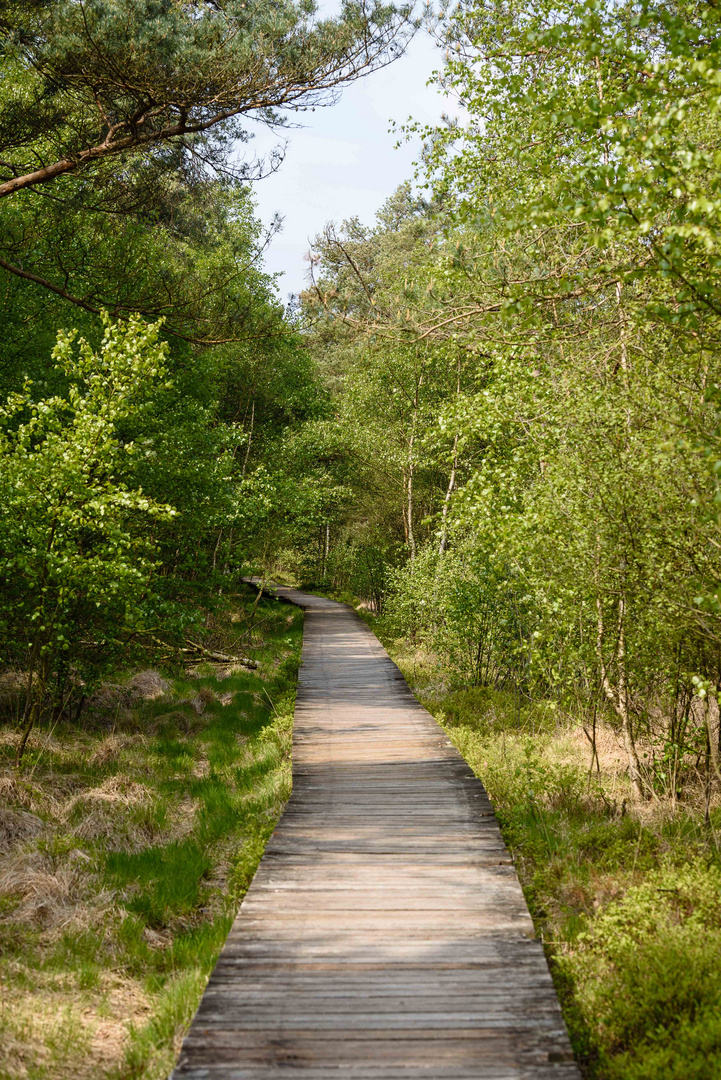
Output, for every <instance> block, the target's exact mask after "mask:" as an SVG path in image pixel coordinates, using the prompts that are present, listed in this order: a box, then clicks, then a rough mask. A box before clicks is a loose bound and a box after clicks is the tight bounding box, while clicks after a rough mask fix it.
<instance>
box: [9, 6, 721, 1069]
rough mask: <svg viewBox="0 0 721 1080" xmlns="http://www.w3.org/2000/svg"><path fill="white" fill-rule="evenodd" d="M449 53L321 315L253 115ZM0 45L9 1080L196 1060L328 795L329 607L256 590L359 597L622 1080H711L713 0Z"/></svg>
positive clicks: (718, 867) (715, 748)
mask: <svg viewBox="0 0 721 1080" xmlns="http://www.w3.org/2000/svg"><path fill="white" fill-rule="evenodd" d="M423 33H432V34H433V35H434V36H435V37H436V39H437V41H438V43H439V44H440V45H441V46H442V48H441V49H440V50H439V53H438V55H439V70H438V71H437V72H435V73H434V76H433V78H434V79H435V80H436V81H437V83H438V85H439V86H440V87H441V88H442V89H443V91H444V93H445V94H446V95H447V97H448V99H449V100H451V101H453V102H455V103H456V105H457V116H445V117H443V118H440V119H439V121H438V124H437V125H436V126H429V127H424V126H422V125H421V124H414V123H413V122H409V123H408V124H407V125H406V127H405V128H399V129H398V135H399V138H401V139H403V138H404V137H406V136H407V137H409V138H411V137H413V138H419V137H420V139H421V140H422V153H421V154H420V156H419V161H418V164H417V169H416V173H415V175H414V176H409V177H408V180H407V183H405V184H403V185H402V186H401V187H400V188H399V189H398V190H397V191H396V192H395V193H394V194H393V195H391V197H390V198H389V199H388V200H387V202H386V203H385V204H384V205H383V206H382V208H381V209H380V210H379V211H378V214H377V217H376V220H375V221H374V222H373V223H371V224H368V223H363V222H362V221H361V220H360V219H358V218H351V219H349V220H346V221H343V222H329V223H328V224H327V226H326V227H325V229H324V230H323V231H322V232H321V233H320V234H319V235H318V236H317V237H316V238H315V240H314V244H313V248H312V251H311V254H310V261H309V272H308V281H307V287H306V289H305V290H304V291H303V292H302V293H301V295H300V296H298V297H297V298H296V299H295V301H294V303H293V304H291V305H289V306H288V307H287V308H286V307H284V306H283V304H282V303H281V302H280V300H279V299H278V292H277V289H276V283H275V281H274V278H273V276H272V275H270V274H268V273H267V271H266V270H265V269H264V263H263V259H264V252H265V250H266V247H267V245H268V243H269V240H270V238H271V236H272V234H273V231H274V230H275V229H277V228H279V227H280V225H279V223H275V224H274V225H273V226H271V228H270V230H265V231H264V229H263V226H262V225H261V224H260V222H259V220H258V215H257V211H256V207H255V203H254V196H253V187H252V184H251V181H252V182H256V181H257V183H259V184H262V182H263V180H262V176H263V175H264V174H265V173H267V172H268V171H272V170H274V169H276V168H281V169H283V168H289V167H292V165H291V163H289V162H283V161H282V160H281V155H280V154H277V155H274V154H271V155H270V157H267V158H266V159H264V160H261V159H258V158H257V157H256V156H255V155H254V152H253V147H252V141H251V140H250V136H249V130H250V127H249V125H250V123H251V121H252V122H257V123H260V124H261V125H263V126H264V127H266V128H270V129H273V130H276V131H277V132H279V134H282V132H283V129H284V126H285V125H286V124H287V123H288V117H289V116H291V117H292V116H295V115H296V114H297V115H298V116H299V118H300V120H301V122H302V119H303V115H304V113H305V112H306V111H308V110H311V109H314V108H318V107H321V106H325V105H327V106H331V107H332V104H333V101H334V99H335V96H336V94H337V93H338V92H339V90H340V89H341V88H342V87H343V86H344V85H345V84H347V83H349V82H351V81H353V80H356V79H359V78H361V77H363V75H364V74H366V73H368V72H371V71H373V70H374V69H377V68H379V67H382V66H384V65H386V64H389V63H392V62H393V60H394V59H395V58H396V57H398V56H399V55H401V54H402V52H403V50H404V48H405V47H406V45H407V43H408V41H409V40H410V38H411V37H412V36H413V34H423ZM0 35H1V40H2V47H1V52H0V63H1V65H2V73H3V80H2V84H0V147H1V150H2V153H1V154H0V248H1V250H0V324H1V326H2V337H3V349H2V362H1V363H0V381H1V382H2V404H0V500H1V503H2V515H1V516H0V793H1V795H2V798H1V801H0V987H1V988H2V998H3V1001H4V1002H5V1005H4V1006H3V1007H2V1008H1V1009H0V1045H1V1046H2V1049H0V1077H3V1078H5V1077H7V1080H25V1078H27V1080H64V1078H68V1080H70V1078H85V1077H87V1078H90V1077H106V1078H108V1080H131V1078H143V1080H156V1078H157V1080H161V1078H164V1077H167V1075H168V1072H169V1071H170V1069H171V1068H172V1066H173V1062H174V1060H175V1056H176V1055H177V1052H178V1048H179V1040H180V1038H182V1035H183V1032H184V1031H185V1029H186V1028H187V1025H188V1023H189V1021H190V1019H191V1017H192V1015H193V1012H194V1010H195V1008H196V1006H197V1002H198V999H199V996H200V994H201V993H202V989H203V987H204V985H205V981H206V979H207V975H208V973H209V972H210V970H211V969H212V967H213V964H214V961H215V958H216V956H217V954H218V951H219V949H220V947H221V945H222V943H223V941H224V940H225V936H226V934H227V932H228V928H229V925H230V921H231V920H232V915H233V913H234V911H235V909H236V907H237V904H238V902H239V900H240V899H241V898H242V896H243V894H244V891H245V889H246V888H247V886H248V883H249V881H250V879H251V878H252V875H253V872H254V869H255V867H256V865H257V863H258V860H259V858H260V856H261V854H262V850H263V845H264V843H265V840H266V839H267V837H268V836H269V835H270V832H271V831H272V829H273V826H274V824H275V822H276V821H277V819H278V816H279V814H280V813H281V811H282V807H283V804H284V801H285V800H286V799H287V797H288V794H289V790H290V787H289V785H290V734H291V730H292V715H293V695H294V688H295V678H296V674H297V669H298V663H299V654H300V646H301V640H302V615H301V614H300V612H297V611H289V610H288V609H287V608H285V607H284V606H282V605H279V604H277V603H274V602H273V601H272V600H271V599H269V596H268V593H267V590H266V587H265V585H264V586H263V588H261V589H260V590H257V589H254V588H251V587H250V586H248V585H247V584H246V582H245V579H247V578H249V577H251V576H256V577H259V578H260V579H261V580H262V581H263V582H264V583H266V582H272V581H275V582H280V583H288V584H294V585H299V586H302V587H304V588H305V589H306V590H309V591H315V592H318V593H321V594H323V595H325V596H329V597H333V598H336V599H341V600H343V601H345V602H347V603H349V604H352V605H353V606H354V607H355V608H356V609H357V610H358V612H359V614H361V616H362V617H363V618H364V619H365V620H366V621H367V622H368V624H369V625H370V626H371V627H372V629H373V630H374V632H375V633H376V634H377V635H378V636H379V638H380V639H381V641H382V642H383V644H384V645H385V647H386V649H387V650H388V651H389V653H390V654H391V656H392V657H393V659H394V660H395V661H396V663H397V664H398V665H399V666H400V668H401V670H402V671H403V673H404V674H405V676H406V678H407V679H408V682H409V683H410V685H411V687H412V689H413V691H414V693H415V694H416V696H417V697H418V699H419V700H420V701H421V702H422V704H423V705H424V706H425V707H426V708H427V709H428V710H429V711H430V712H431V713H432V714H433V715H434V716H435V717H436V719H437V720H438V722H439V723H440V724H441V725H442V726H443V727H444V729H445V730H446V731H447V733H448V735H449V737H450V738H451V739H452V740H453V742H454V743H455V744H456V746H457V747H458V748H459V750H460V751H461V753H462V754H463V755H464V757H465V758H466V760H467V761H468V762H469V764H470V765H471V766H472V768H473V769H474V771H475V772H476V773H477V775H478V776H479V777H480V778H481V779H482V781H483V783H484V784H485V786H486V789H487V790H488V793H489V795H490V797H491V799H492V801H493V804H494V807H495V811H496V815H497V817H498V820H499V823H500V825H501V828H502V831H503V835H504V838H505V840H506V843H507V845H508V846H509V848H510V850H511V852H512V854H513V858H514V862H515V865H516V868H517V870H518V873H519V876H520V879H521V883H522V885H523V888H524V892H525V895H526V899H527V902H528V904H529V907H530V910H531V914H532V916H533V918H534V922H535V925H536V932H537V934H538V935H539V936H540V937H541V938H542V940H543V942H544V946H545V948H546V955H547V957H548V960H549V963H550V965H551V971H552V974H553V978H554V982H555V985H556V987H557V990H558V993H559V996H560V999H561V1004H562V1007H563V1011H564V1017H565V1020H566V1024H567V1026H568V1028H569V1032H570V1035H571V1039H572V1043H573V1047H574V1052H575V1054H576V1059H577V1061H578V1063H579V1065H580V1067H581V1069H582V1073H583V1075H584V1077H586V1078H589V1080H650V1078H657V1080H688V1078H690V1077H694V1078H698V1080H713V1078H714V1077H717V1076H718V1075H719V1074H720V1073H721V1008H720V1007H719V1000H720V997H721V903H720V902H719V901H720V899H721V849H720V847H719V843H720V842H721V840H720V837H721V716H720V710H719V700H720V698H719V694H721V689H720V687H721V340H720V339H721V113H720V109H721V10H720V9H719V7H718V6H717V5H716V4H715V3H713V2H704V0H535V2H534V3H530V2H529V0H461V2H460V3H458V4H457V5H451V4H449V5H446V4H445V3H444V4H441V6H440V8H439V10H437V11H431V10H430V9H427V10H425V11H422V12H420V13H419V12H418V11H414V10H412V9H410V8H405V7H401V6H394V5H393V4H383V3H380V2H379V3H372V4H370V3H366V2H363V0H360V2H357V0H343V3H342V6H341V7H340V8H339V10H338V13H337V14H336V15H334V16H333V17H327V18H321V17H320V16H319V15H318V14H317V12H316V10H315V7H314V4H313V3H312V0H278V2H276V3H273V4H269V3H267V2H264V0H243V2H241V0H198V2H196V3H192V4H191V3H182V2H180V0H82V2H77V0H5V2H3V3H0ZM280 210H281V212H282V207H281V208H280ZM239 716H240V721H239V720H238V717H239ZM239 723H240V727H238V724H239Z"/></svg>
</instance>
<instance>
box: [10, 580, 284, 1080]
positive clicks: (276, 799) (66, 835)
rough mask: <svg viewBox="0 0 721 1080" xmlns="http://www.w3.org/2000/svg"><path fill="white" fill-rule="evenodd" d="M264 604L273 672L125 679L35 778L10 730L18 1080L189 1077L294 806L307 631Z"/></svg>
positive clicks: (267, 659) (42, 757)
mask: <svg viewBox="0 0 721 1080" xmlns="http://www.w3.org/2000/svg"><path fill="white" fill-rule="evenodd" d="M251 602H252V598H251ZM262 604H263V605H264V606H265V611H264V617H265V619H266V622H265V624H264V632H265V635H266V638H267V647H266V649H265V650H262V651H258V653H257V654H256V655H257V657H258V659H259V660H260V661H261V669H260V670H259V671H258V672H252V673H250V672H248V671H247V669H245V668H243V669H242V670H241V671H240V672H239V673H237V674H235V675H228V676H227V677H225V678H219V677H218V676H217V675H211V674H207V673H206V675H205V676H203V677H201V678H200V679H194V680H193V683H192V684H190V683H188V682H187V681H185V680H172V679H170V678H169V677H167V676H163V675H161V674H159V673H158V672H155V671H150V670H144V671H139V672H137V673H135V674H133V675H132V677H130V678H127V677H123V678H119V679H117V680H116V681H113V682H112V683H109V684H107V685H106V686H104V687H102V688H101V689H100V690H99V691H98V692H97V694H95V695H93V698H92V699H91V700H90V702H89V703H88V707H87V708H86V711H85V712H84V714H83V723H82V724H81V725H80V726H79V727H72V726H70V725H68V724H67V723H66V724H63V723H60V724H57V725H55V727H54V728H53V729H52V730H48V728H47V727H45V728H41V729H39V730H38V731H36V732H33V734H32V735H31V738H30V740H29V743H28V749H27V752H26V759H25V765H24V768H23V770H22V771H21V772H20V773H17V772H16V771H15V769H14V767H13V765H12V759H13V755H14V748H15V745H16V742H17V737H18V736H17V730H16V729H15V728H14V727H13V726H12V725H7V726H5V727H1V726H0V1002H1V1003H0V1080H66V1078H67V1080H71V1078H73V1080H75V1078H79V1080H85V1078H87V1080H90V1078H91V1077H92V1078H98V1080H103V1078H106V1080H130V1078H132V1080H164V1078H165V1077H167V1074H168V1072H169V1071H170V1070H171V1068H172V1065H173V1062H174V1059H175V1055H176V1053H177V1050H178V1048H179V1044H180V1039H181V1038H182V1034H183V1032H184V1030H185V1026H186V1025H187V1022H188V1020H189V1018H190V1016H191V1015H192V1013H193V1012H194V1010H195V1007H196V1005H197V1001H198V997H199V994H200V993H201V992H202V987H203V985H204V981H205V978H206V977H207V974H208V973H209V971H210V969H211V968H212V965H213V962H214V958H215V956H216V955H217V952H218V950H219V948H220V946H221V944H222V942H223V940H224V937H225V933H226V932H227V928H228V918H229V915H230V913H232V911H233V910H234V908H235V906H236V904H237V901H238V898H239V897H240V896H241V895H242V893H243V891H244V889H245V888H247V885H248V883H249V881H250V878H251V877H252V873H253V871H254V868H255V866H256V864H257V861H258V859H259V857H260V855H261V853H262V849H263V844H264V840H265V838H266V837H267V835H269V833H270V831H272V827H273V825H274V823H275V821H276V820H277V817H278V814H279V812H280V810H281V808H282V805H283V802H284V799H285V798H287V795H288V793H289V740H290V730H291V728H290V721H289V715H288V714H289V711H292V698H293V693H294V686H295V671H296V670H297V657H298V654H299V650H300V644H301V634H302V630H301V626H302V623H301V621H300V616H298V617H294V618H293V630H292V631H289V627H288V624H287V622H286V619H287V615H288V609H287V608H285V607H281V606H280V605H278V604H274V603H272V602H270V601H263V602H262ZM233 614H237V612H232V611H231V612H229V613H228V620H227V621H228V625H230V616H231V615H233ZM233 632H234V633H235V632H236V631H233ZM222 633H223V627H222V625H220V624H219V623H217V622H216V625H215V626H214V634H215V635H216V637H217V638H219V639H220V640H222ZM13 680H14V681H13ZM21 681H22V680H21V679H20V677H19V676H17V675H13V677H12V679H11V680H9V681H8V680H6V683H7V686H6V685H5V683H0V695H1V694H2V693H3V692H6V694H11V692H12V690H13V687H14V688H15V692H17V689H18V686H19V685H20V683H21ZM11 683H12V685H11ZM268 694H269V695H270V698H271V699H272V700H273V701H274V703H275V704H276V707H277V708H278V710H279V712H280V713H281V719H280V720H279V719H278V718H277V717H276V716H275V714H274V713H273V712H272V710H271V707H270V704H269V702H268V696H267V695H268ZM8 713H9V710H6V715H8Z"/></svg>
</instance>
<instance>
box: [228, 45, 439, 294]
mask: <svg viewBox="0 0 721 1080" xmlns="http://www.w3.org/2000/svg"><path fill="white" fill-rule="evenodd" d="M441 58H442V53H441V52H440V51H439V49H438V48H437V46H436V45H435V43H434V41H433V39H432V38H431V37H430V36H429V35H428V34H427V33H426V32H425V31H419V32H418V33H417V34H416V36H415V38H414V39H413V41H412V42H411V44H410V46H409V48H408V49H407V51H406V52H405V53H404V55H403V56H402V57H401V58H400V59H399V60H396V61H395V62H394V63H392V64H391V65H390V66H389V67H387V68H384V69H382V70H380V71H375V72H373V73H372V74H370V75H367V76H365V77H364V78H362V79H360V80H359V81H358V82H355V83H351V84H350V85H349V86H347V87H346V89H345V90H344V91H343V93H342V96H341V100H340V101H339V102H338V103H337V104H336V105H333V106H330V107H327V108H325V107H324V108H321V109H316V111H315V112H310V113H302V114H300V115H299V116H298V117H297V118H291V119H294V120H297V121H298V122H300V123H301V124H302V125H303V126H302V127H301V128H296V129H294V130H290V131H285V132H281V133H280V136H279V134H278V133H277V132H276V133H274V134H272V135H271V134H269V133H266V132H261V133H259V134H258V135H257V136H256V137H255V138H254V139H253V141H252V142H251V144H250V147H249V149H252V151H253V152H254V153H256V154H261V153H263V152H267V151H268V150H269V149H270V148H271V147H272V146H273V145H275V144H277V142H278V141H279V138H282V139H287V142H288V145H287V148H286V154H285V160H284V161H283V164H282V165H281V166H280V169H279V170H278V172H277V173H274V174H273V175H272V176H269V177H266V178H265V179H263V180H258V181H256V182H255V183H254V185H253V191H254V195H255V199H256V203H257V207H258V216H259V217H260V219H261V221H262V222H263V223H264V224H265V225H267V224H268V223H269V222H270V221H271V220H272V218H273V214H274V213H275V212H276V211H277V212H278V213H279V214H280V215H281V216H282V217H283V219H284V220H283V229H282V231H281V233H280V234H279V235H278V236H276V237H275V239H274V240H273V241H272V243H271V245H270V247H269V249H268V251H267V252H266V257H265V266H266V270H267V271H268V272H269V273H276V272H280V273H281V274H282V277H280V279H279V280H278V292H279V295H280V297H281V299H282V300H283V301H284V302H285V301H287V299H288V295H289V294H290V293H298V292H300V291H301V289H303V288H305V287H306V283H307V277H306V276H307V272H308V263H307V261H306V260H305V258H304V256H305V254H306V252H307V251H308V249H309V247H310V242H311V241H312V239H313V237H314V236H315V235H316V234H317V233H319V232H320V231H321V230H322V229H323V226H324V225H325V224H326V222H328V221H336V222H341V221H343V220H344V219H345V218H349V217H352V216H354V215H356V216H357V217H359V218H360V220H361V221H362V222H363V223H364V224H367V225H370V224H372V223H373V220H374V218H375V214H376V212H377V211H378V210H379V209H380V207H381V206H382V205H383V203H384V202H385V200H386V199H387V198H388V196H389V195H392V193H393V192H394V191H395V190H396V188H397V187H398V185H399V184H401V183H403V181H404V180H410V179H412V177H413V162H414V161H415V160H416V158H417V157H418V151H419V143H418V142H417V141H415V142H413V143H405V144H403V145H401V146H400V147H399V148H398V149H394V147H395V144H396V142H397V141H398V136H397V135H395V134H393V133H392V132H391V131H389V128H390V121H391V120H395V121H396V123H398V124H399V125H400V124H403V123H405V121H406V120H407V119H408V118H409V117H413V118H414V119H415V120H417V121H420V122H421V123H432V122H435V121H437V120H438V119H439V118H440V116H441V113H442V112H443V111H444V110H445V109H446V108H447V101H446V102H444V98H443V97H442V95H441V94H439V92H438V91H437V90H436V89H435V88H433V87H427V86H426V82H427V80H428V78H429V77H430V75H431V73H432V72H433V71H434V70H435V69H437V68H438V67H439V66H440V64H441Z"/></svg>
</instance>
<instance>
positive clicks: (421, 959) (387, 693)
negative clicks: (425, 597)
mask: <svg viewBox="0 0 721 1080" xmlns="http://www.w3.org/2000/svg"><path fill="white" fill-rule="evenodd" d="M278 593H279V594H281V595H283V596H285V598H286V599H290V600H293V601H294V602H296V603H299V604H301V605H302V606H303V607H304V608H305V609H306V613H307V614H306V623H305V634H304V644H303V665H302V668H301V673H300V681H299V687H298V698H297V704H296V710H295V728H294V735H293V778H294V781H293V784H294V786H293V795H292V798H291V799H290V801H289V803H288V806H287V808H286V810H285V813H284V814H283V817H282V819H281V821H280V823H279V825H278V827H277V828H276V830H275V832H274V834H273V837H272V838H271V840H270V842H269V844H268V846H267V848H266V851H265V854H264V856H263V859H262V861H261V864H260V867H259V869H258V872H257V874H256V875H255V878H254V880H253V884H252V886H251V888H250V890H249V892H248V894H247V896H246V898H245V900H244V901H243V904H242V906H241V909H240V913H239V914H238V917H237V919H236V920H235V923H234V925H233V928H232V930H231V932H230V935H229V937H228V940H227V943H226V945H225V948H224V949H223V952H222V953H221V955H220V959H219V960H218V964H217V966H216V968H215V971H214V972H213V975H212V977H211V979H210V982H209V984H208V988H207V990H206V992H205V995H204V997H203V1000H202V1002H201V1005H200V1008H199V1010H198V1013H197V1015H196V1017H195V1020H194V1021H193V1024H192V1027H191V1029H190V1032H189V1034H188V1036H187V1038H186V1039H185V1042H184V1043H183V1049H182V1053H181V1057H180V1062H179V1064H178V1067H177V1069H176V1071H175V1073H174V1074H173V1076H174V1078H175V1080H201V1078H203V1080H220V1078H223V1080H261V1078H263V1080H276V1078H278V1080H280V1078H281V1077H284V1078H285V1077H298V1078H302V1080H335V1078H343V1077H349V1078H353V1080H391V1078H393V1080H401V1078H403V1080H416V1078H421V1077H423V1078H426V1080H471V1078H473V1080H517V1078H518V1080H520V1078H524V1080H542V1078H543V1080H578V1077H579V1073H578V1071H577V1069H576V1066H575V1065H574V1064H573V1058H572V1054H571V1051H570V1046H569V1042H568V1037H567V1034H566V1031H565V1029H564V1026H563V1021H562V1018H561V1012H560V1009H559V1005H558V1000H557V998H556V994H555V991H554V988H553V984H552V982H551V978H550V975H549V972H548V967H547V965H546V960H545V957H544V955H543V949H542V947H541V945H540V943H539V942H538V941H536V940H535V939H534V937H533V925H532V923H531V919H530V916H529V913H528V909H527V907H526V903H525V900H524V898H523V894H522V892H521V888H520V886H519V883H518V878H517V877H516V872H515V870H514V868H513V865H512V862H511V859H510V857H509V854H508V851H507V849H506V847H505V844H504V842H503V840H502V838H501V835H500V832H499V830H498V825H497V824H496V821H495V818H494V816H493V811H492V809H491V805H490V803H489V801H488V798H487V796H486V793H485V791H484V789H483V786H482V784H481V783H480V781H479V780H477V779H476V778H475V777H474V776H473V773H472V772H471V770H470V768H469V767H468V765H467V764H466V763H465V762H464V761H463V759H462V758H461V757H460V755H459V754H458V752H457V751H456V750H455V748H454V747H453V746H452V745H451V744H450V743H449V741H448V739H447V738H446V736H445V734H444V732H443V731H442V729H441V728H440V727H439V726H438V725H437V723H436V722H435V720H434V719H433V718H432V717H431V716H430V715H429V713H427V712H426V711H425V709H423V708H422V707H421V706H420V705H419V704H418V702H417V701H416V699H415V698H414V697H413V695H412V694H411V692H410V689H409V688H408V685H407V683H406V682H405V680H404V679H403V677H402V675H401V674H400V672H399V670H398V668H397V667H396V666H395V664H394V663H393V662H392V661H391V660H390V658H389V657H388V655H387V653H386V652H385V650H384V649H383V648H382V646H381V645H380V643H379V642H378V640H377V639H376V638H375V637H374V635H373V634H372V633H371V631H370V630H369V629H368V628H367V627H366V626H365V624H364V623H363V622H362V621H361V620H360V619H359V618H358V617H357V615H356V614H355V613H354V612H353V611H352V610H351V609H350V608H347V607H345V606H344V605H342V604H337V603H334V602H333V601H331V600H324V599H321V598H319V597H314V596H309V595H306V594H303V593H298V592H294V591H293V590H286V589H278Z"/></svg>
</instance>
